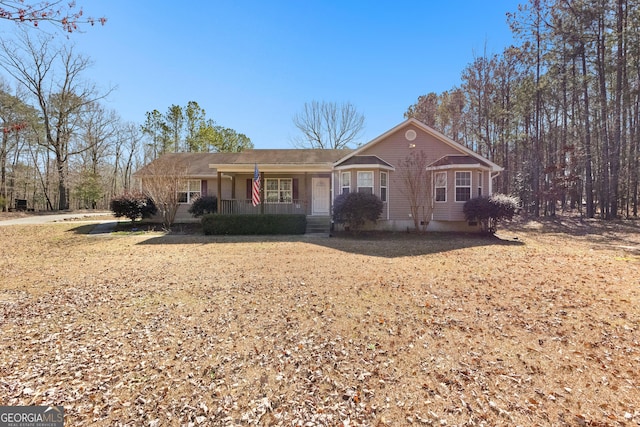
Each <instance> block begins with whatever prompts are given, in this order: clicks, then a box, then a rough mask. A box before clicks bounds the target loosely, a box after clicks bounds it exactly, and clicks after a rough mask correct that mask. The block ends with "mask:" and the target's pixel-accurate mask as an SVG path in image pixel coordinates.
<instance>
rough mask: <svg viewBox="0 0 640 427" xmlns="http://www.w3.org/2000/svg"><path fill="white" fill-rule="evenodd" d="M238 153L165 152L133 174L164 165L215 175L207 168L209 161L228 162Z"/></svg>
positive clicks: (190, 173)
mask: <svg viewBox="0 0 640 427" xmlns="http://www.w3.org/2000/svg"><path fill="white" fill-rule="evenodd" d="M238 154H239V153H167V154H163V155H162V156H160V157H159V158H157V159H156V160H154V161H153V162H151V163H150V164H148V165H146V166H145V167H143V168H142V169H140V170H138V171H137V172H136V173H135V174H134V175H136V176H144V175H147V174H148V172H149V171H150V169H151V168H155V167H158V168H159V169H161V170H162V168H163V167H164V165H167V166H166V167H167V169H168V168H169V165H171V167H174V166H179V167H185V168H186V175H189V176H215V175H216V172H215V171H214V170H212V169H211V168H209V165H210V164H211V163H230V162H233V161H234V160H235V158H236V157H237V156H238Z"/></svg>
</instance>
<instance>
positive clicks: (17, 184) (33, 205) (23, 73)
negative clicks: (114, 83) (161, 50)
mask: <svg viewBox="0 0 640 427" xmlns="http://www.w3.org/2000/svg"><path fill="white" fill-rule="evenodd" d="M90 65H91V62H90V60H89V58H87V57H85V56H83V55H80V54H77V53H76V52H75V51H74V49H73V46H72V45H70V44H69V43H68V40H66V43H65V42H64V41H62V42H61V41H60V40H58V39H57V38H55V37H51V36H50V35H47V34H46V33H39V32H35V33H33V34H31V33H29V32H27V31H25V32H18V35H17V36H16V37H15V38H11V39H10V38H2V39H0V69H2V70H4V73H2V74H0V129H1V131H2V133H1V142H0V211H5V210H8V209H10V208H11V207H12V206H14V201H15V200H16V199H22V200H27V208H28V209H34V210H65V209H82V208H88V209H96V208H99V209H106V208H108V206H109V200H110V199H111V198H112V197H113V196H114V195H118V194H121V193H122V192H124V191H127V190H128V189H130V188H132V186H133V185H134V183H133V182H132V174H133V172H135V171H136V170H138V169H139V168H141V167H142V166H143V165H144V164H146V163H148V162H149V161H150V160H153V159H155V158H156V157H157V156H159V155H160V154H163V153H165V152H168V151H238V150H241V149H243V148H250V147H252V146H253V145H252V143H251V140H250V139H249V138H248V137H247V136H245V135H243V134H240V133H238V132H236V131H235V130H233V129H229V128H226V127H223V126H218V125H216V123H215V122H214V121H213V120H211V119H208V118H207V117H206V114H205V111H204V110H203V109H202V108H200V106H199V105H198V104H197V103H196V102H194V101H192V102H189V103H188V105H187V106H186V107H184V108H182V107H179V106H175V105H172V106H171V107H170V108H169V109H168V112H167V113H166V114H161V113H159V112H158V111H157V110H153V111H152V112H150V113H147V120H146V122H145V123H144V125H142V126H141V125H140V124H136V123H131V122H125V121H123V120H122V119H121V118H120V116H119V115H118V113H117V112H115V111H111V110H108V109H107V108H106V107H105V106H104V103H103V100H104V99H105V97H106V96H108V94H109V93H110V92H111V90H110V89H99V88H98V87H97V86H96V85H95V84H93V83H91V82H90V81H88V80H87V79H86V75H88V74H89V73H90Z"/></svg>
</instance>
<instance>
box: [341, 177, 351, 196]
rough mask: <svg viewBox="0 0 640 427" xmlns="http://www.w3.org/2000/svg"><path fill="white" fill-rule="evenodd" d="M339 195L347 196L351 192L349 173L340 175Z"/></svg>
mask: <svg viewBox="0 0 640 427" xmlns="http://www.w3.org/2000/svg"><path fill="white" fill-rule="evenodd" d="M340 185H341V191H340V194H349V193H350V192H351V172H342V173H341V174H340Z"/></svg>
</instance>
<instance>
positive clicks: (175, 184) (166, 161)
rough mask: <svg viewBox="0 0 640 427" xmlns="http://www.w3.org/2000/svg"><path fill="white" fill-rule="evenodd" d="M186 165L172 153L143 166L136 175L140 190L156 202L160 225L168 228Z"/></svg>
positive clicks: (173, 219)
mask: <svg viewBox="0 0 640 427" xmlns="http://www.w3.org/2000/svg"><path fill="white" fill-rule="evenodd" d="M187 166H188V165H186V164H185V163H184V162H180V161H179V160H178V159H177V158H176V157H174V156H172V155H170V154H169V155H165V156H163V157H160V158H158V159H157V160H156V161H154V162H152V163H150V164H148V165H147V166H145V167H144V168H143V169H142V170H141V171H140V172H139V173H138V175H139V176H140V177H141V178H142V190H143V192H144V193H145V194H147V195H148V196H149V197H150V198H151V199H153V202H154V203H155V204H156V207H157V208H158V211H159V213H160V214H161V215H162V226H163V227H164V228H166V229H170V228H171V226H172V225H173V222H174V221H175V218H176V213H177V212H178V206H179V203H180V200H179V194H178V192H179V191H180V189H181V185H182V184H183V182H184V180H185V179H186V177H187V170H188V167H187Z"/></svg>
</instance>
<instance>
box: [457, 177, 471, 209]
mask: <svg viewBox="0 0 640 427" xmlns="http://www.w3.org/2000/svg"><path fill="white" fill-rule="evenodd" d="M470 198H471V172H456V202H466V201H467V200H469V199H470Z"/></svg>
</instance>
